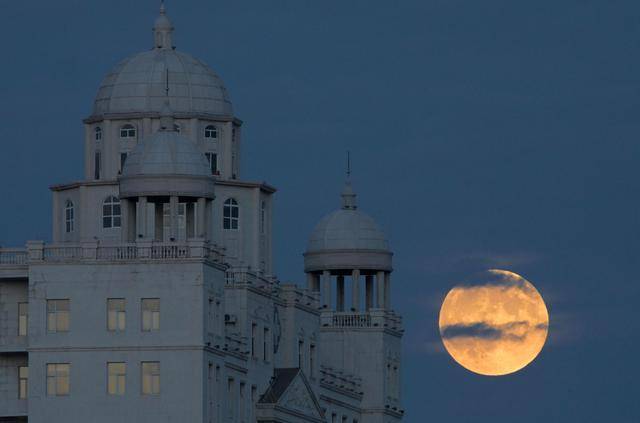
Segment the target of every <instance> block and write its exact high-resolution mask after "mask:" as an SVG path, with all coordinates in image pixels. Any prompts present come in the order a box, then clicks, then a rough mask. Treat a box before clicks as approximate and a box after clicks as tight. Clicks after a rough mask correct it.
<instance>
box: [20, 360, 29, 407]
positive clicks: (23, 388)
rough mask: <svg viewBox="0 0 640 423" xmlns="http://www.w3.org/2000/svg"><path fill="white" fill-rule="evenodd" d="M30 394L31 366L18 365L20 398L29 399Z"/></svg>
mask: <svg viewBox="0 0 640 423" xmlns="http://www.w3.org/2000/svg"><path fill="white" fill-rule="evenodd" d="M28 394H29V367H27V366H20V367H18V398H19V399H27V395H28Z"/></svg>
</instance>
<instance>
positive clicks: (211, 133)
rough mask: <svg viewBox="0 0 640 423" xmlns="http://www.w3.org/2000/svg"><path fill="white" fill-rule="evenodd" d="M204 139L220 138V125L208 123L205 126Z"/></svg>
mask: <svg viewBox="0 0 640 423" xmlns="http://www.w3.org/2000/svg"><path fill="white" fill-rule="evenodd" d="M204 139H206V140H210V141H213V140H217V139H218V127H217V126H216V125H207V126H206V127H205V128H204Z"/></svg>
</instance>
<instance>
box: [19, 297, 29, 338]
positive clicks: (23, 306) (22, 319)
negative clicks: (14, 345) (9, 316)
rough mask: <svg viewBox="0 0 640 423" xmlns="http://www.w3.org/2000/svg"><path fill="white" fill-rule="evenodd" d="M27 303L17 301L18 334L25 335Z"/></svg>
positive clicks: (27, 314) (27, 318)
mask: <svg viewBox="0 0 640 423" xmlns="http://www.w3.org/2000/svg"><path fill="white" fill-rule="evenodd" d="M28 323H29V303H18V336H27V325H28Z"/></svg>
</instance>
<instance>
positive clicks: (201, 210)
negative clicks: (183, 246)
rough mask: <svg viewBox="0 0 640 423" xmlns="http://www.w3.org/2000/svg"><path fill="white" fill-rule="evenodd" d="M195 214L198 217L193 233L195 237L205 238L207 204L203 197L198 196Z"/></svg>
mask: <svg viewBox="0 0 640 423" xmlns="http://www.w3.org/2000/svg"><path fill="white" fill-rule="evenodd" d="M196 216H197V218H198V222H197V223H196V231H195V235H196V237H197V238H205V235H206V232H207V228H206V224H205V222H206V216H207V205H206V200H205V199H204V197H201V198H198V203H197V204H196Z"/></svg>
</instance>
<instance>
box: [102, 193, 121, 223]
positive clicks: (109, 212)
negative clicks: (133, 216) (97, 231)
mask: <svg viewBox="0 0 640 423" xmlns="http://www.w3.org/2000/svg"><path fill="white" fill-rule="evenodd" d="M102 227H103V228H119V227H120V200H119V199H118V197H114V196H113V195H112V196H110V197H107V199H106V200H104V203H102Z"/></svg>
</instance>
